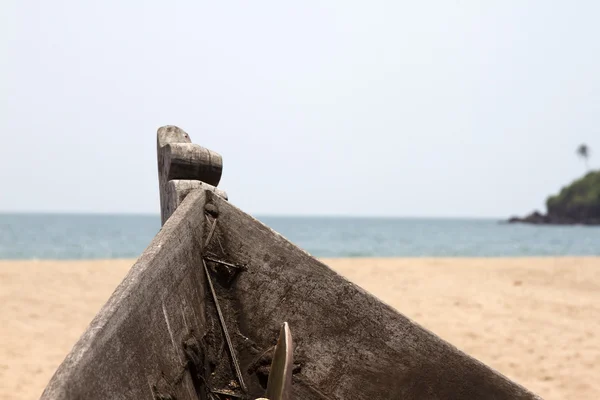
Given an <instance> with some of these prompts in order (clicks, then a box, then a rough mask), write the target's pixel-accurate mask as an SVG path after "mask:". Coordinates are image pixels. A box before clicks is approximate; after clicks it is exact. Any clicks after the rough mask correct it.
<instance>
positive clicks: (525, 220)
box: [508, 210, 600, 225]
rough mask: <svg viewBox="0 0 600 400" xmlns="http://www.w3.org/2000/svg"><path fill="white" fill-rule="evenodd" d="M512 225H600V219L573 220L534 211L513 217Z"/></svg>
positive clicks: (510, 220)
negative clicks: (523, 215)
mask: <svg viewBox="0 0 600 400" xmlns="http://www.w3.org/2000/svg"><path fill="white" fill-rule="evenodd" d="M508 222H509V223H511V224H514V223H522V224H534V225H600V219H599V218H571V217H565V216H558V215H551V214H542V213H541V212H539V211H537V210H536V211H534V212H532V213H531V214H529V215H527V216H525V217H511V218H509V219H508Z"/></svg>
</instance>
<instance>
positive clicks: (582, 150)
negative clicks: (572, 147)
mask: <svg viewBox="0 0 600 400" xmlns="http://www.w3.org/2000/svg"><path fill="white" fill-rule="evenodd" d="M577 155H578V156H579V157H581V158H583V161H584V162H585V168H586V169H588V170H589V169H590V167H589V165H588V159H589V158H590V148H589V147H587V144H585V143H584V144H581V145H579V147H578V148H577Z"/></svg>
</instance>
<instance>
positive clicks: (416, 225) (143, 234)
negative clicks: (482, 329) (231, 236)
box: [0, 213, 600, 260]
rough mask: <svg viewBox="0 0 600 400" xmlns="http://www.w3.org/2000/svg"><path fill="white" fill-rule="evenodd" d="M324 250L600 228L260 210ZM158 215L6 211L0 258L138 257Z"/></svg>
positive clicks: (410, 249)
mask: <svg viewBox="0 0 600 400" xmlns="http://www.w3.org/2000/svg"><path fill="white" fill-rule="evenodd" d="M255 217H256V218H257V219H258V220H259V221H261V222H263V223H264V224H266V225H267V226H269V227H270V228H272V229H274V230H275V231H277V232H279V233H280V234H282V235H283V236H285V237H286V238H287V239H288V240H290V241H291V242H293V243H294V244H296V245H298V246H299V247H301V248H302V249H304V250H306V251H307V252H309V253H310V254H312V255H314V256H316V257H533V256H600V228H598V227H591V226H537V225H522V224H506V223H502V222H501V219H500V218H496V219H494V218H426V217H418V218H417V217H363V216H357V217H343V216H265V215H262V216H261V215H258V216H255ZM159 230H160V215H158V214H137V215H136V214H83V213H82V214H75V213H10V214H9V213H0V259H9V260H10V259H20V260H31V259H40V260H41V259H58V260H69V259H72V260H78V259H110V258H137V257H139V255H140V254H141V253H142V252H143V251H144V249H145V248H146V247H147V246H148V245H149V244H150V242H151V240H152V238H153V237H154V236H155V235H156V233H157V232H158V231H159Z"/></svg>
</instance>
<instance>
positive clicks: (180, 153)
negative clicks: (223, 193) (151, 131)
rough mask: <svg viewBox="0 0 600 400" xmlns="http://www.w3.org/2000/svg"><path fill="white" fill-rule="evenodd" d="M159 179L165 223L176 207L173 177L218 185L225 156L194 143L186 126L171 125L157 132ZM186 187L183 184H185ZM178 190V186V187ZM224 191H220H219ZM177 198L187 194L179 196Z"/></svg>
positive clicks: (162, 214)
mask: <svg viewBox="0 0 600 400" xmlns="http://www.w3.org/2000/svg"><path fill="white" fill-rule="evenodd" d="M157 157H158V180H159V190H160V204H161V220H162V223H163V224H164V223H165V221H166V220H167V219H168V217H169V216H170V215H171V214H172V212H173V210H174V207H175V208H176V206H177V205H178V203H176V204H173V203H172V202H169V199H171V200H172V199H173V197H167V185H168V182H169V181H171V180H195V181H201V182H204V183H206V184H208V185H211V186H213V187H216V186H217V185H218V184H219V181H220V180H221V173H222V171H223V159H222V158H221V156H220V155H219V154H218V153H216V152H214V151H211V150H208V149H205V148H204V147H202V146H199V145H197V144H193V143H191V139H190V137H189V135H188V134H187V133H186V132H185V131H183V130H182V129H180V128H178V127H176V126H173V125H167V126H163V127H161V128H159V129H158V132H157ZM182 188H183V187H182ZM176 189H177V187H176ZM219 194H220V193H219ZM177 197H181V198H183V197H185V195H179V196H176V198H177Z"/></svg>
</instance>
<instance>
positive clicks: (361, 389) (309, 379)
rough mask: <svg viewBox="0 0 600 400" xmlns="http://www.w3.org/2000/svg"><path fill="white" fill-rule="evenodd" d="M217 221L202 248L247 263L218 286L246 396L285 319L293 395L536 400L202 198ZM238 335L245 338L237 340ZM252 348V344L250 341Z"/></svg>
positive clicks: (217, 202) (270, 234)
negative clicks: (259, 359) (258, 360)
mask: <svg viewBox="0 0 600 400" xmlns="http://www.w3.org/2000/svg"><path fill="white" fill-rule="evenodd" d="M207 196H208V197H209V198H211V200H210V202H211V203H212V204H213V207H216V209H217V210H216V211H215V212H216V213H218V217H217V219H218V224H217V229H216V232H215V235H214V238H213V240H212V241H211V243H210V244H209V245H208V247H207V249H206V251H207V252H208V253H210V254H212V255H213V256H214V257H217V258H220V259H223V260H226V261H228V262H231V263H235V264H240V265H247V267H248V270H247V271H242V272H240V273H238V274H237V278H236V279H235V281H234V283H233V284H232V285H231V286H230V287H227V286H223V287H221V288H220V296H221V297H222V298H223V299H224V308H225V309H229V310H235V316H230V317H229V318H230V319H229V321H228V323H229V325H230V329H233V330H235V329H237V330H238V334H237V335H232V336H233V337H235V338H236V339H237V342H236V343H235V345H236V347H238V348H239V349H240V354H239V356H240V359H241V360H242V361H243V365H242V369H243V370H245V371H247V373H248V375H247V376H246V377H245V379H246V381H247V382H248V383H249V386H250V388H251V394H252V395H254V396H255V397H260V395H261V394H262V392H261V391H262V390H263V388H262V387H261V385H260V383H259V380H258V379H257V378H259V377H258V376H257V375H256V374H252V373H251V372H252V368H251V365H252V362H253V361H252V360H253V359H254V358H255V357H256V353H257V352H258V353H260V352H263V351H266V350H267V349H269V348H270V347H271V346H272V345H273V344H274V343H273V338H275V337H277V334H278V332H279V327H280V326H281V324H282V322H284V321H287V322H288V323H289V325H290V329H291V331H292V334H293V336H294V341H295V344H296V350H295V355H294V358H295V360H296V361H297V362H298V363H299V364H300V367H301V371H300V372H299V373H297V374H295V375H294V396H295V398H297V399H307V400H310V399H338V400H342V399H348V400H350V399H352V400H367V399H369V400H372V399H379V400H386V399H389V400H392V399H393V400H396V399H421V400H423V399H465V400H470V399H497V400H500V399H502V400H504V399H507V400H508V399H536V398H538V397H536V396H535V395H534V394H532V393H530V392H529V391H527V390H526V389H524V388H523V387H521V386H519V385H517V384H515V383H513V382H511V381H510V380H508V379H507V378H505V377H504V376H502V375H501V374H499V373H497V372H496V371H494V370H492V369H490V368H488V367H487V366H485V365H483V364H482V363H480V362H478V361H477V360H475V359H473V358H471V357H469V356H467V355H465V354H464V353H462V352H460V351H459V350H458V349H456V348H455V347H453V346H452V345H450V344H448V343H446V342H444V341H443V340H442V339H440V338H438V337H437V336H435V335H434V334H433V333H431V332H429V331H427V330H426V329H424V328H422V327H420V326H419V325H417V324H416V323H414V322H412V321H411V320H409V319H408V318H406V317H404V316H403V315H401V314H400V313H398V312H397V311H396V310H394V309H392V308H391V307H389V306H387V305H386V304H384V303H382V302H381V301H379V300H378V299H377V298H375V297H373V296H372V295H371V294H369V293H367V292H366V291H364V290H363V289H361V288H360V287H358V286H356V285H354V284H352V283H351V282H349V281H347V280H346V279H344V278H343V277H341V276H340V275H338V274H337V273H335V272H334V271H332V270H331V269H329V268H328V267H327V266H325V265H324V264H322V263H321V262H319V261H318V260H316V259H314V258H313V257H311V256H310V255H309V254H307V253H306V252H304V251H302V250H301V249H299V248H297V247H296V246H294V245H293V244H292V243H290V242H288V241H287V240H286V239H285V238H284V237H282V236H281V235H279V234H277V233H275V232H274V231H272V230H271V229H269V228H268V227H266V226H265V225H263V224H261V223H260V222H258V221H256V220H255V219H253V218H252V217H250V216H248V215H247V214H245V213H243V212H242V211H240V210H239V209H237V208H235V207H234V206H233V205H231V204H230V203H228V202H226V201H223V200H222V199H220V198H219V197H218V196H214V195H213V194H211V193H207ZM244 338H245V339H244ZM249 343H251V345H249Z"/></svg>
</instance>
